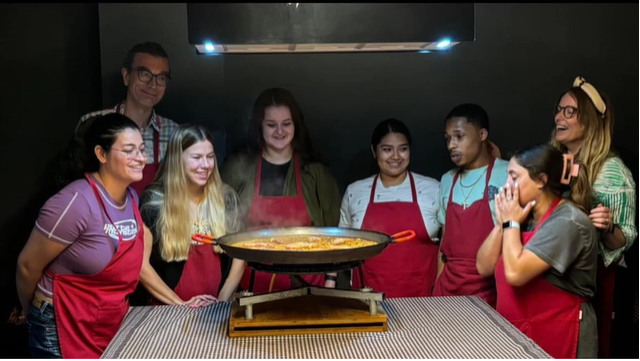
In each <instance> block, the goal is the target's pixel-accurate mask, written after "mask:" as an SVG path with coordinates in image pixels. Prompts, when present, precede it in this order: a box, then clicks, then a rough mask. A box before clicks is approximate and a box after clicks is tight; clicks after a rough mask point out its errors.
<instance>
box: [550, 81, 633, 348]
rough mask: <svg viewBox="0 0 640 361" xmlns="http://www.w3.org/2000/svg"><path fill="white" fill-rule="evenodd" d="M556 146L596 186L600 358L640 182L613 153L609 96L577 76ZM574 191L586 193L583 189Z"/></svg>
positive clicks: (563, 106)
mask: <svg viewBox="0 0 640 361" xmlns="http://www.w3.org/2000/svg"><path fill="white" fill-rule="evenodd" d="M555 125H556V126H555V128H554V130H553V132H552V137H551V144H552V145H553V146H554V147H555V148H557V149H559V150H560V151H562V152H563V153H568V154H572V155H574V156H575V159H576V161H577V162H579V163H580V164H583V165H584V167H585V170H586V171H587V175H588V177H589V185H590V187H591V189H592V194H591V196H592V198H591V199H592V202H591V207H590V209H589V211H590V214H589V218H591V221H592V222H593V225H594V226H595V227H596V229H598V231H600V232H599V233H600V242H599V243H598V251H599V254H600V257H598V287H597V290H598V291H597V293H596V296H595V299H594V307H595V309H596V314H597V316H598V339H599V341H598V342H599V356H600V357H603V358H607V357H608V353H609V341H610V336H609V335H610V330H611V322H612V318H613V294H614V292H613V284H614V275H615V267H616V265H620V266H622V267H626V265H625V263H624V259H623V255H622V254H623V252H624V251H626V250H628V249H629V248H631V246H632V245H633V242H635V240H636V237H637V235H638V231H637V228H636V225H635V219H636V191H635V189H636V184H635V182H634V180H633V176H632V175H631V172H630V171H629V169H628V168H627V167H626V166H625V165H624V163H623V162H622V160H621V159H620V158H618V157H617V156H616V155H615V154H614V153H613V152H612V151H611V138H612V132H613V116H612V112H611V105H610V104H609V102H608V99H607V98H606V97H605V96H604V95H603V94H602V93H601V92H599V91H598V90H596V88H595V87H594V86H593V85H591V84H589V83H588V82H587V81H586V80H585V79H584V78H581V77H578V78H576V79H575V81H574V83H573V87H572V88H571V89H569V91H567V92H565V93H564V94H563V95H562V96H561V97H560V100H559V101H558V105H557V106H556V109H555ZM573 188H574V189H573V190H572V191H574V192H582V191H583V190H582V189H575V186H574V187H573Z"/></svg>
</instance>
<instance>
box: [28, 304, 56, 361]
mask: <svg viewBox="0 0 640 361" xmlns="http://www.w3.org/2000/svg"><path fill="white" fill-rule="evenodd" d="M27 329H28V331H29V351H30V352H31V355H32V356H33V357H34V358H41V359H42V358H62V355H61V354H60V344H59V342H58V330H57V328H56V319H55V316H54V314H53V305H52V304H50V303H49V302H46V301H42V304H41V305H40V307H39V308H38V307H36V306H35V305H34V304H33V303H31V304H30V305H29V311H28V313H27Z"/></svg>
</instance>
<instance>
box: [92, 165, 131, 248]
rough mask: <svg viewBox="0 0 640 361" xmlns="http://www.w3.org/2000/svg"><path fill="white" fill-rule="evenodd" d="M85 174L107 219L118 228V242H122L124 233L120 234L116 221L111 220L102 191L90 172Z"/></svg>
mask: <svg viewBox="0 0 640 361" xmlns="http://www.w3.org/2000/svg"><path fill="white" fill-rule="evenodd" d="M84 176H85V178H87V181H88V182H89V185H90V186H91V190H92V191H93V194H94V195H95V197H96V199H97V200H98V203H99V204H100V207H102V211H103V212H104V214H105V215H106V216H107V219H108V220H109V222H111V224H112V225H113V228H114V229H115V230H116V233H117V234H118V243H121V242H122V235H121V234H120V231H119V230H118V227H116V225H115V223H113V221H112V220H111V216H109V212H107V207H105V205H104V202H103V201H102V197H101V196H100V193H99V192H98V188H97V186H96V184H95V182H94V181H93V180H92V179H91V177H90V176H89V173H85V174H84ZM131 198H132V199H133V197H131ZM107 236H108V235H107Z"/></svg>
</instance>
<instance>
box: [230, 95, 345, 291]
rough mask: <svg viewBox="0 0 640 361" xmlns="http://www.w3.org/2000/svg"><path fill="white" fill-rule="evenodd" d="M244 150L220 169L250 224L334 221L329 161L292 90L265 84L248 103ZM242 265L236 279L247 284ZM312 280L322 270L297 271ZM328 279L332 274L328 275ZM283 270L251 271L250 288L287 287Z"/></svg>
mask: <svg viewBox="0 0 640 361" xmlns="http://www.w3.org/2000/svg"><path fill="white" fill-rule="evenodd" d="M251 135H252V139H251V146H250V151H249V152H244V153H236V154H233V155H231V156H229V158H228V159H226V160H225V161H224V163H223V165H222V168H221V170H220V173H221V175H222V179H223V180H224V182H225V183H227V184H229V185H230V186H231V187H233V188H234V189H235V190H236V192H238V195H239V197H240V204H241V205H242V207H243V209H244V211H245V213H246V225H247V228H249V229H258V228H271V227H296V226H298V227H299V226H337V225H338V220H339V218H340V193H339V191H338V186H337V184H336V181H335V179H334V178H333V176H332V175H331V171H330V170H329V167H328V166H327V165H326V164H325V163H324V162H323V161H322V160H321V159H320V156H319V154H318V153H317V152H316V151H315V150H314V149H313V147H312V146H311V139H310V137H309V133H308V132H307V127H306V125H305V122H304V117H303V115H302V111H301V109H300V106H299V105H298V102H297V101H296V100H295V98H294V97H293V95H292V94H291V93H290V92H289V91H287V90H285V89H280V88H273V89H267V90H265V91H264V92H262V94H260V95H259V96H258V98H257V99H256V101H255V104H254V107H253V117H252V128H251ZM249 278H250V272H249V269H248V268H247V269H246V271H245V275H244V277H243V279H242V281H241V284H240V285H241V287H242V288H244V289H245V290H246V289H247V288H248V285H249ZM302 278H304V280H305V281H306V282H307V283H309V284H312V285H316V286H322V285H324V284H325V280H324V276H323V275H308V276H302ZM328 281H329V282H333V281H334V280H333V279H332V277H331V276H329V279H328ZM291 286H292V284H291V280H290V278H289V277H288V276H287V275H278V276H276V275H275V274H270V273H264V272H256V273H255V282H254V287H253V292H254V293H264V292H268V291H276V290H285V289H289V288H291Z"/></svg>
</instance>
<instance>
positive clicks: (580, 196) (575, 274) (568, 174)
mask: <svg viewBox="0 0 640 361" xmlns="http://www.w3.org/2000/svg"><path fill="white" fill-rule="evenodd" d="M508 174H509V178H508V180H507V184H505V185H504V186H503V187H501V189H500V191H499V192H498V194H497V195H496V196H495V204H496V217H497V218H498V219H499V221H500V223H501V227H500V228H499V229H494V231H492V234H491V235H490V236H489V237H488V238H487V239H486V240H485V242H484V243H483V244H482V246H481V247H480V249H479V251H478V255H477V260H476V266H477V269H478V273H479V274H481V275H483V276H491V275H492V274H493V275H494V277H495V281H496V290H497V302H496V310H497V311H498V312H499V313H500V314H501V315H502V316H503V317H505V318H506V319H507V320H509V321H510V322H511V323H512V324H513V325H514V326H516V327H517V328H518V329H519V330H520V331H522V332H523V333H524V334H525V335H527V336H528V337H530V338H531V339H532V340H533V341H535V342H536V343H537V344H538V345H539V346H540V347H542V349H544V350H545V351H546V352H547V353H549V355H551V356H552V357H554V358H585V357H586V358H595V357H597V346H598V343H597V340H596V339H597V328H596V316H595V312H594V310H593V307H592V305H591V303H590V302H589V300H590V298H591V297H593V295H594V293H595V290H596V258H597V255H598V250H597V242H598V238H597V232H596V230H595V228H594V226H593V224H592V223H591V221H590V220H589V216H588V215H587V213H586V212H587V210H588V209H589V207H590V203H589V191H588V189H589V183H588V179H587V175H586V174H587V173H586V171H585V169H584V167H581V166H579V165H578V164H577V163H576V164H574V163H573V159H572V157H571V156H563V154H562V152H560V151H559V150H557V149H555V148H553V147H552V146H551V145H548V144H543V145H538V146H534V147H530V148H526V149H523V150H520V151H518V152H516V153H515V154H514V156H513V157H512V158H511V160H510V162H509V167H508ZM570 184H572V186H574V187H578V188H580V189H583V190H585V191H584V192H583V193H576V192H574V193H571V195H570V197H569V198H563V193H565V191H566V190H567V189H568V188H569V185H570Z"/></svg>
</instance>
